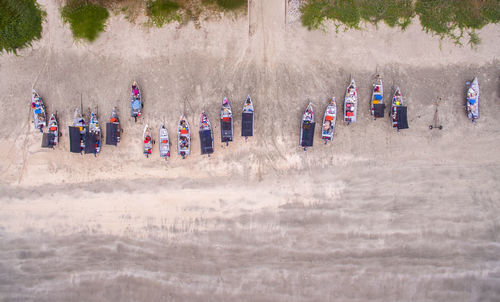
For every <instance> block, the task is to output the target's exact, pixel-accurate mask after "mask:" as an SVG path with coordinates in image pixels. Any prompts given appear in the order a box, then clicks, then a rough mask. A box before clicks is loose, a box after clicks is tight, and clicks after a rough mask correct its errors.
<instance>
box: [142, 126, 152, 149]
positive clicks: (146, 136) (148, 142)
mask: <svg viewBox="0 0 500 302" xmlns="http://www.w3.org/2000/svg"><path fill="white" fill-rule="evenodd" d="M142 140H143V153H144V155H146V157H149V155H151V152H152V151H153V144H154V141H153V138H152V137H151V129H150V128H149V126H148V125H146V126H144V131H143V132H142Z"/></svg>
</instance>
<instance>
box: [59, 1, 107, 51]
mask: <svg viewBox="0 0 500 302" xmlns="http://www.w3.org/2000/svg"><path fill="white" fill-rule="evenodd" d="M61 17H62V19H63V20H64V22H66V23H69V25H70V28H71V31H72V32H73V36H74V37H75V38H76V39H85V40H88V41H90V42H92V41H94V40H95V39H96V38H97V37H98V36H99V34H100V33H101V32H103V31H104V29H105V28H106V20H107V19H108V17H109V12H108V10H107V9H106V8H104V7H103V6H101V5H97V4H93V3H88V2H87V1H84V0H69V1H68V2H67V3H66V5H65V6H64V7H63V8H62V9H61Z"/></svg>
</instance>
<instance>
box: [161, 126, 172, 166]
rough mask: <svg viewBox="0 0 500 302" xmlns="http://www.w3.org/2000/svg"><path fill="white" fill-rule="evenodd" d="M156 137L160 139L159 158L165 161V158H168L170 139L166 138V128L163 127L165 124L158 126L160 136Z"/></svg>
mask: <svg viewBox="0 0 500 302" xmlns="http://www.w3.org/2000/svg"><path fill="white" fill-rule="evenodd" d="M158 137H159V138H160V144H159V147H160V157H161V158H164V159H165V160H167V158H169V157H170V139H169V137H168V130H167V127H165V122H163V123H162V124H161V126H160V134H159V136H158Z"/></svg>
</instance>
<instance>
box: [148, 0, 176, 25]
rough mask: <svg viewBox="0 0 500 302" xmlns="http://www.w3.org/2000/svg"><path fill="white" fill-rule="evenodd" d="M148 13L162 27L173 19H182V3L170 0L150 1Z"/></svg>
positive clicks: (155, 23)
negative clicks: (180, 11) (180, 12)
mask: <svg viewBox="0 0 500 302" xmlns="http://www.w3.org/2000/svg"><path fill="white" fill-rule="evenodd" d="M147 7H148V10H147V14H148V16H149V18H150V19H151V21H152V22H153V24H154V25H156V26H158V27H162V26H163V25H164V24H166V23H169V22H172V21H180V20H181V17H180V15H179V13H178V10H179V8H180V5H179V4H178V3H177V2H174V1H170V0H155V1H151V0H150V1H148V5H147Z"/></svg>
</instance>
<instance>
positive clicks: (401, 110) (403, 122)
mask: <svg viewBox="0 0 500 302" xmlns="http://www.w3.org/2000/svg"><path fill="white" fill-rule="evenodd" d="M396 119H397V121H398V129H408V116H407V108H406V106H401V107H398V111H397V112H396Z"/></svg>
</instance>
